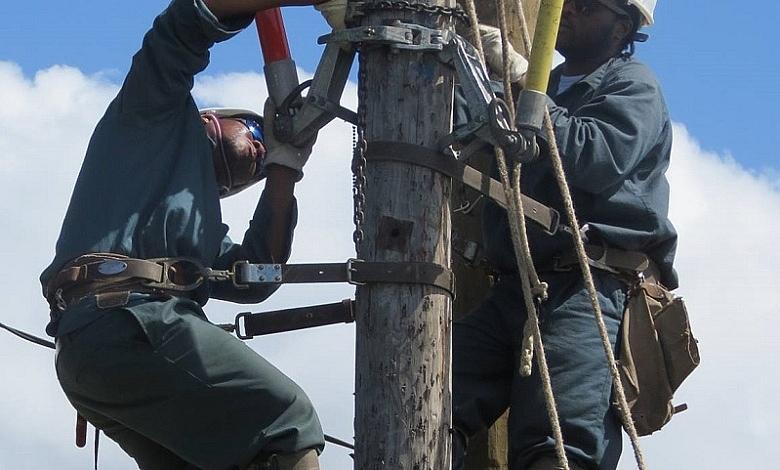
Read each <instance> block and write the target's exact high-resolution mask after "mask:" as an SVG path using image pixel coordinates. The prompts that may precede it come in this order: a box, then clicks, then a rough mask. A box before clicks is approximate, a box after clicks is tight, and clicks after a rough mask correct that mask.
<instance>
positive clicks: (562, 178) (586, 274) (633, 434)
mask: <svg viewBox="0 0 780 470" xmlns="http://www.w3.org/2000/svg"><path fill="white" fill-rule="evenodd" d="M544 127H545V132H546V133H547V136H548V141H549V144H550V156H551V157H552V164H553V168H554V169H555V179H556V182H557V183H558V187H559V189H560V191H561V196H562V197H563V203H564V208H565V209H566V217H567V218H568V219H569V223H570V224H571V227H579V223H578V222H577V215H576V214H575V212H574V201H573V199H572V197H571V192H570V191H569V185H568V184H567V182H566V175H565V172H564V170H563V163H562V161H561V156H560V153H559V151H558V143H557V142H556V141H555V131H554V129H553V126H552V119H551V118H550V111H549V109H547V110H545V114H544ZM572 232H573V233H574V242H575V249H576V251H577V258H578V261H579V265H580V269H581V270H582V277H583V280H584V282H585V286H586V287H587V289H588V296H589V297H590V303H591V306H592V307H593V312H594V314H595V316H596V323H597V325H598V328H599V335H600V336H601V344H602V346H603V347H604V353H605V354H606V356H607V362H608V363H609V371H610V373H611V375H612V384H613V387H614V388H615V395H617V399H618V409H619V411H620V419H621V420H622V422H623V427H624V428H625V430H626V432H627V433H628V436H629V438H630V439H631V446H632V447H633V449H634V456H635V458H636V463H637V466H638V467H639V470H647V465H646V464H645V459H644V455H643V454H642V449H641V448H640V447H639V434H638V433H637V431H636V427H635V426H634V420H633V419H632V418H631V411H630V410H629V407H628V401H627V400H626V393H625V391H624V389H623V382H622V381H621V380H620V373H619V372H618V368H617V361H616V360H615V353H614V352H613V351H612V344H611V343H610V341H609V333H608V332H607V326H606V324H605V323H604V315H603V314H602V312H601V306H600V305H599V301H598V297H597V294H596V286H595V284H594V283H593V274H592V273H591V271H590V264H588V255H587V253H586V252H585V243H584V242H583V241H582V236H581V235H580V232H579V230H572Z"/></svg>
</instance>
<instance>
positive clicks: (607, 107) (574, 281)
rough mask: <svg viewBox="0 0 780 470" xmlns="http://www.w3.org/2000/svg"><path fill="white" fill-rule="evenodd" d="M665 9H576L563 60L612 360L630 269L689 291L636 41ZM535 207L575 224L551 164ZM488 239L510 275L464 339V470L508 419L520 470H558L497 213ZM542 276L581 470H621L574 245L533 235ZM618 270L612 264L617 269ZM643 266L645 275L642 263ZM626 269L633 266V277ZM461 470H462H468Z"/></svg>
mask: <svg viewBox="0 0 780 470" xmlns="http://www.w3.org/2000/svg"><path fill="white" fill-rule="evenodd" d="M654 7H655V0H567V1H565V3H564V7H563V16H562V19H561V26H560V31H559V34H558V40H557V46H556V47H557V50H558V51H559V52H560V53H561V55H563V57H564V58H565V62H564V63H563V64H562V65H561V66H559V67H558V68H556V69H555V70H554V71H553V72H552V77H551V83H550V88H549V90H548V95H549V96H550V99H549V100H548V104H549V107H550V112H551V117H552V121H553V125H554V130H555V137H556V142H557V144H558V146H559V147H560V151H561V158H562V159H563V163H564V167H565V170H566V174H567V178H568V183H569V185H570V187H571V190H572V194H573V197H574V205H575V207H576V209H577V211H578V217H579V219H580V221H581V222H582V223H586V225H585V227H583V231H584V232H585V234H586V237H587V240H586V243H587V244H588V245H589V248H590V249H589V252H591V253H594V256H595V257H598V256H599V255H600V254H602V253H604V250H606V251H607V253H608V255H609V256H608V257H607V259H608V260H612V261H616V264H619V265H621V266H617V265H607V266H604V265H603V264H602V265H601V269H594V270H593V275H594V281H595V284H596V288H597V291H598V293H599V301H600V304H601V308H602V311H603V313H604V317H605V321H606V323H607V327H608V330H609V333H610V336H611V340H612V343H613V347H614V344H615V340H616V335H617V331H618V328H619V325H620V321H621V317H622V315H623V310H624V307H625V305H626V292H627V288H628V282H627V280H628V279H629V278H630V277H631V276H635V274H636V273H635V272H632V271H633V270H632V269H631V267H630V263H629V261H630V260H632V259H649V261H650V265H651V267H650V269H649V270H648V271H647V272H646V273H645V274H646V275H647V276H652V277H653V278H655V279H660V282H662V283H663V284H664V285H665V286H667V287H669V288H675V287H677V278H676V274H675V273H674V270H673V268H672V262H673V259H674V253H675V247H676V239H677V236H676V233H675V230H674V228H673V227H672V224H671V223H670V221H669V219H668V217H667V212H668V199H669V189H668V184H667V181H666V178H665V176H664V174H665V171H666V168H667V166H668V164H669V156H670V150H671V143H672V135H671V132H672V129H671V123H670V120H669V116H668V113H667V110H666V105H665V103H664V100H663V97H662V94H661V90H660V88H659V85H658V83H657V81H656V79H655V78H654V77H653V75H652V74H651V72H650V71H649V70H648V69H647V67H645V66H644V65H642V64H641V63H640V62H638V61H637V60H635V59H634V58H633V57H631V55H632V53H633V50H634V40H635V39H640V38H641V39H643V36H639V35H637V31H638V29H639V28H640V27H641V26H643V25H648V24H651V23H652V21H653V10H654ZM522 187H523V190H524V192H525V193H526V194H528V195H529V196H531V197H533V198H535V199H537V200H539V201H541V202H544V203H546V204H549V205H551V206H552V207H555V208H556V209H558V210H559V211H561V212H563V203H562V201H561V198H560V196H559V194H558V190H557V185H556V182H555V179H554V175H553V170H552V166H551V164H550V163H549V159H548V157H547V156H546V155H544V154H543V155H542V156H541V157H540V159H539V160H538V161H537V162H534V163H530V164H527V165H525V166H524V168H523V173H522ZM483 220H484V224H483V227H484V230H483V232H484V237H485V245H486V251H487V253H488V258H489V260H490V261H491V264H492V265H493V267H494V268H495V269H496V271H497V272H498V273H499V277H498V281H497V283H496V285H495V286H493V288H492V289H491V292H490V294H489V296H488V298H487V299H486V300H485V301H484V302H483V303H482V305H481V306H480V307H478V308H477V309H476V310H475V311H474V312H472V313H471V314H470V315H469V316H467V317H466V318H465V319H463V320H462V321H460V322H457V323H456V324H455V326H454V330H453V368H454V372H453V402H454V403H453V409H454V412H453V413H454V422H455V426H456V428H457V430H458V431H459V432H458V433H455V436H456V438H455V443H454V447H455V456H454V461H455V462H456V467H455V468H459V466H462V456H463V447H465V445H466V442H467V437H468V436H471V435H473V434H475V433H477V432H478V431H480V430H482V429H484V428H486V427H488V426H490V425H491V424H492V423H493V422H494V421H495V420H496V419H497V418H498V417H499V416H500V415H501V414H502V413H503V412H504V411H505V410H506V409H507V407H510V410H511V411H510V418H509V441H510V442H509V446H510V457H509V461H510V468H511V469H512V470H521V469H530V470H552V469H554V468H557V462H556V458H555V456H554V450H553V447H554V440H553V437H552V436H553V433H552V430H551V429H550V425H549V423H548V419H547V415H546V411H545V406H544V397H543V394H542V386H541V382H540V378H539V375H538V371H537V369H538V368H535V369H534V373H533V374H532V375H531V376H530V377H528V378H522V377H521V376H520V375H519V372H518V365H519V354H520V349H521V344H520V343H521V340H522V331H523V324H524V322H525V318H526V315H525V313H524V312H525V308H524V302H523V300H522V297H521V295H522V294H521V289H520V280H519V278H518V277H517V273H516V267H515V261H514V260H515V254H514V251H513V248H512V243H511V241H510V235H509V229H508V223H507V219H506V213H505V212H504V211H503V210H502V209H500V208H499V207H497V206H496V205H493V204H490V205H488V206H487V207H486V209H485V212H484V219H483ZM529 237H530V242H531V251H532V253H533V256H534V262H535V265H536V266H537V269H538V270H539V271H540V276H541V277H542V279H543V280H544V281H546V282H548V283H549V299H548V300H547V301H546V302H543V303H542V305H541V310H540V322H541V330H542V337H543V341H544V344H545V348H546V356H547V360H548V362H549V364H550V370H551V374H552V385H553V390H554V392H555V397H556V400H557V405H558V411H559V414H560V418H561V425H562V428H563V438H564V443H565V446H566V452H567V454H568V457H569V460H570V464H571V466H572V468H574V469H590V470H596V469H599V470H611V469H614V468H616V466H617V462H618V459H619V456H620V451H621V442H620V439H621V428H620V424H619V421H618V419H617V417H616V416H615V415H614V414H613V412H612V411H611V409H610V395H611V378H610V374H609V370H608V366H607V363H606V360H605V358H604V352H603V348H602V345H601V342H600V339H599V334H598V331H597V327H596V323H595V321H594V318H593V312H592V308H591V306H590V302H589V299H588V294H587V292H586V289H585V287H584V284H583V281H582V274H581V273H580V272H579V269H577V267H576V257H575V256H574V254H573V244H572V241H571V239H570V238H568V236H567V235H565V234H559V235H556V236H553V237H551V236H548V235H546V234H544V233H541V231H540V230H539V229H537V228H536V227H534V226H532V225H529ZM608 264H609V263H608ZM640 264H641V263H640ZM627 265H628V266H627ZM461 468H462V467H461Z"/></svg>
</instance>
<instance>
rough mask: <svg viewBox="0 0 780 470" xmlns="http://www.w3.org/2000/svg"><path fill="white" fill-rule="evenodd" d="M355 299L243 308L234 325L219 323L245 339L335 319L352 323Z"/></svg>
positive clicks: (323, 323) (333, 322) (311, 326)
mask: <svg viewBox="0 0 780 470" xmlns="http://www.w3.org/2000/svg"><path fill="white" fill-rule="evenodd" d="M354 304H355V301H354V300H351V299H346V300H342V301H341V302H335V303H332V304H324V305H313V306H310V307H298V308H288V309H285V310H274V311H270V312H260V313H250V312H242V313H239V314H238V315H236V320H235V322H234V324H232V325H220V326H221V327H222V328H224V329H225V330H227V331H231V332H235V334H236V336H238V337H239V338H241V339H243V340H247V339H252V338H254V337H255V336H263V335H270V334H274V333H282V332H285V331H294V330H301V329H304V328H313V327H317V326H325V325H333V324H336V323H352V322H354V321H355V311H354Z"/></svg>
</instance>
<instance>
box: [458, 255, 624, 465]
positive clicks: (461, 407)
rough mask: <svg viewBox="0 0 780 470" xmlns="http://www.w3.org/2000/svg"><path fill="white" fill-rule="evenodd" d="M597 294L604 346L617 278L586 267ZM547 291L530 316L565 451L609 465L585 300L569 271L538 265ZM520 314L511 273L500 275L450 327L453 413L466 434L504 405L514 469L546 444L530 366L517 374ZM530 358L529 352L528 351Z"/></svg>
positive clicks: (604, 400)
mask: <svg viewBox="0 0 780 470" xmlns="http://www.w3.org/2000/svg"><path fill="white" fill-rule="evenodd" d="M593 275H594V281H595V283H596V289H597V291H598V294H599V295H598V298H599V302H600V304H601V309H602V312H603V314H604V320H605V322H606V324H607V329H608V331H609V336H610V339H611V342H612V347H613V350H614V347H615V342H616V337H617V332H618V329H619V325H620V321H621V318H622V315H623V309H624V307H625V304H626V285H625V284H624V283H623V282H622V281H620V280H618V279H617V278H616V277H614V276H612V275H611V274H608V273H605V272H603V271H598V270H594V272H593ZM542 277H543V280H544V281H546V282H548V283H549V294H550V297H549V299H548V300H547V301H545V302H543V303H542V306H541V312H540V322H541V331H542V338H543V342H544V347H545V352H546V357H547V362H548V364H549V369H550V374H551V380H552V387H553V391H554V395H555V399H556V404H557V408H558V414H559V417H560V423H561V427H562V430H563V439H564V444H565V448H566V451H567V455H568V456H569V458H572V459H576V460H577V461H578V462H579V463H580V464H581V465H583V466H585V467H586V468H590V469H594V470H596V469H598V470H614V469H615V468H616V467H617V462H618V459H619V457H620V451H621V442H620V440H621V428H620V424H619V421H618V419H617V417H616V416H615V415H614V414H613V412H612V411H611V407H610V398H611V389H612V380H611V376H610V373H609V368H608V365H607V360H606V356H605V353H604V348H603V346H602V342H601V339H600V336H599V333H598V330H597V324H596V320H595V317H594V314H593V309H592V307H591V304H590V300H589V297H588V294H587V291H586V290H585V287H584V285H583V282H582V276H581V274H580V273H579V271H572V272H554V273H542ZM525 319H526V310H525V303H524V302H523V298H522V292H521V285H520V279H519V278H518V277H517V276H504V277H502V278H501V279H500V280H499V281H498V282H497V284H496V285H495V286H493V287H492V289H491V291H490V294H489V296H488V298H487V299H486V300H485V301H484V302H483V303H482V304H481V305H480V306H479V307H478V308H477V309H475V311H473V312H471V314H469V315H468V316H467V317H466V318H464V319H462V320H461V321H458V322H455V325H454V327H453V414H454V417H453V418H454V423H455V426H456V427H457V428H458V429H459V430H461V431H462V432H463V433H464V434H465V435H467V436H471V435H473V434H476V433H477V432H479V431H481V430H483V429H485V428H487V427H489V426H490V425H491V424H492V423H493V422H494V421H495V420H496V419H497V418H498V417H499V416H501V415H502V414H503V413H504V411H506V409H507V407H510V415H509V462H510V470H524V469H525V468H526V467H527V466H528V465H529V464H530V463H531V462H533V460H534V459H535V458H537V457H538V456H539V455H541V454H544V453H551V452H554V443H555V441H554V438H553V432H552V428H551V426H550V424H549V420H548V417H547V411H546V408H545V399H544V394H543V389H542V383H541V379H540V375H539V367H538V366H537V364H536V360H534V364H533V373H532V375H531V376H530V377H521V376H520V375H519V372H518V368H519V356H520V351H521V343H522V332H523V325H524V322H525ZM535 359H536V358H535Z"/></svg>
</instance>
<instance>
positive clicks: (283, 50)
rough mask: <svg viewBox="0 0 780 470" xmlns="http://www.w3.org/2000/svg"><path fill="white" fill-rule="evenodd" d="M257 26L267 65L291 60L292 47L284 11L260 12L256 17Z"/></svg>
mask: <svg viewBox="0 0 780 470" xmlns="http://www.w3.org/2000/svg"><path fill="white" fill-rule="evenodd" d="M255 24H256V25H257V35H258V36H259V37H260V46H261V48H262V49H263V59H264V60H265V64H266V65H268V64H271V63H273V62H279V61H281V60H286V59H290V45H289V44H287V32H286V31H285V29H284V20H282V10H281V9H280V8H271V9H268V10H263V11H261V12H258V13H257V15H256V16H255Z"/></svg>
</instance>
